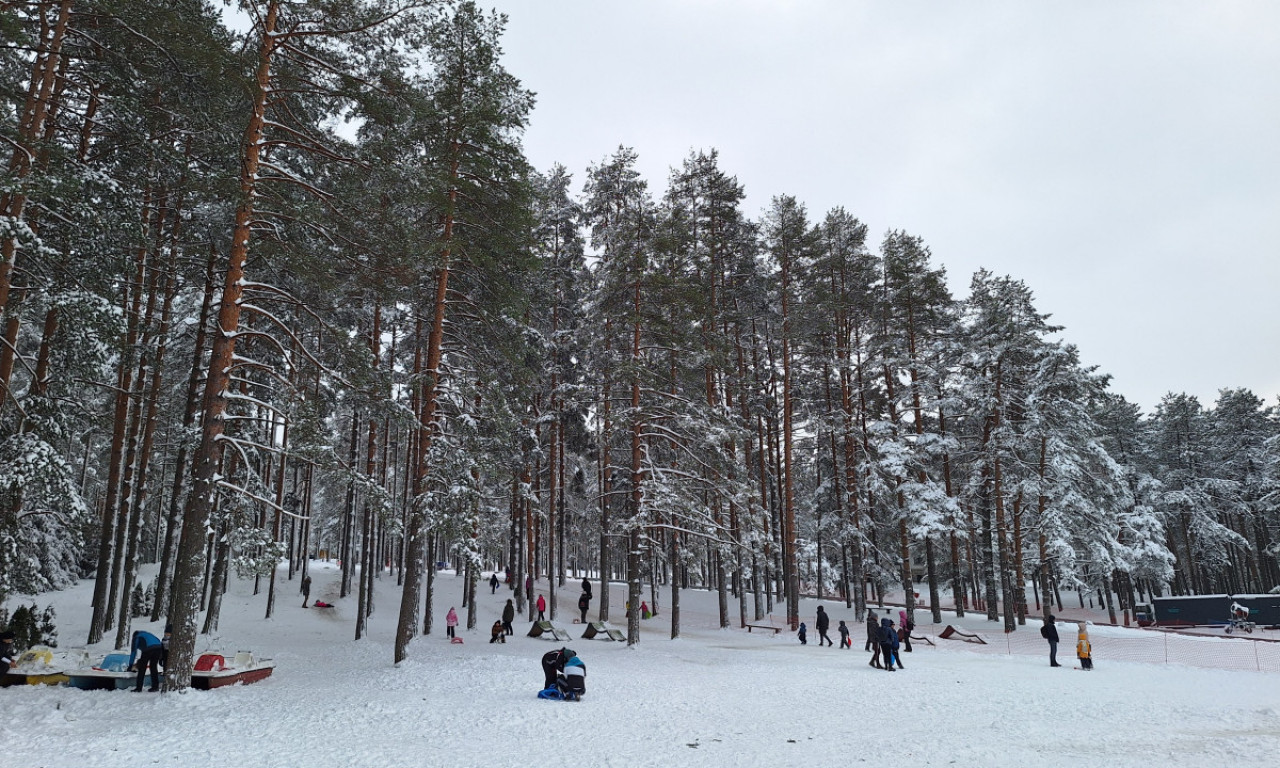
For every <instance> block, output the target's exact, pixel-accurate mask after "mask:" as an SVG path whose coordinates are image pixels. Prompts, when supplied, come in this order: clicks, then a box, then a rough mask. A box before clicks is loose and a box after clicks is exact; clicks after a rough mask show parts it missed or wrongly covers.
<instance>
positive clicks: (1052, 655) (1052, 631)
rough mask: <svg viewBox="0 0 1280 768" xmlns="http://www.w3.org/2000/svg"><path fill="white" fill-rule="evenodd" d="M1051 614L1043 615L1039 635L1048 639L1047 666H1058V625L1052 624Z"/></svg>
mask: <svg viewBox="0 0 1280 768" xmlns="http://www.w3.org/2000/svg"><path fill="white" fill-rule="evenodd" d="M1054 621H1055V619H1054V617H1053V614H1052V613H1051V614H1049V615H1048V616H1045V617H1044V626H1042V627H1040V636H1041V637H1043V638H1044V639H1045V640H1048V641H1049V666H1051V667H1060V666H1062V665H1061V664H1059V663H1058V627H1057V625H1055V624H1054Z"/></svg>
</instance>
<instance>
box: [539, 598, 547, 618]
mask: <svg viewBox="0 0 1280 768" xmlns="http://www.w3.org/2000/svg"><path fill="white" fill-rule="evenodd" d="M546 610H547V598H545V597H543V596H542V595H538V621H546V620H547V616H546Z"/></svg>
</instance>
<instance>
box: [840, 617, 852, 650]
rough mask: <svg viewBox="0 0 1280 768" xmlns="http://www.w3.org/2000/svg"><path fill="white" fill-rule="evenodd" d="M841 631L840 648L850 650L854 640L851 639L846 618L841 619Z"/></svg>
mask: <svg viewBox="0 0 1280 768" xmlns="http://www.w3.org/2000/svg"><path fill="white" fill-rule="evenodd" d="M837 630H838V631H839V632H840V650H842V651H844V650H848V649H850V648H852V647H853V642H852V641H850V640H849V628H848V627H846V626H845V625H844V619H841V620H840V626H839V627H838V628H837Z"/></svg>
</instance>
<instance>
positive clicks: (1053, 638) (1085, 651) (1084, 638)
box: [1040, 614, 1093, 670]
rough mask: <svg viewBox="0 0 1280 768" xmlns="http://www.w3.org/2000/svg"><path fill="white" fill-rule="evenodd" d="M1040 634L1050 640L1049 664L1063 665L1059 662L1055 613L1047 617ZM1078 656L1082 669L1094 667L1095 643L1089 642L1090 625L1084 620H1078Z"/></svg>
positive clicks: (1054, 665) (1052, 665)
mask: <svg viewBox="0 0 1280 768" xmlns="http://www.w3.org/2000/svg"><path fill="white" fill-rule="evenodd" d="M1040 636H1041V637H1043V638H1044V639H1045V640H1048V641H1049V666H1051V667H1060V666H1062V665H1061V664H1059V663H1058V642H1059V637H1058V625H1057V618H1056V617H1055V616H1054V615H1053V614H1049V615H1048V616H1046V617H1045V620H1044V626H1042V627H1040ZM1076 658H1077V659H1079V660H1080V668H1081V669H1084V670H1090V669H1093V643H1091V642H1089V625H1088V624H1086V623H1085V622H1083V621H1080V622H1076Z"/></svg>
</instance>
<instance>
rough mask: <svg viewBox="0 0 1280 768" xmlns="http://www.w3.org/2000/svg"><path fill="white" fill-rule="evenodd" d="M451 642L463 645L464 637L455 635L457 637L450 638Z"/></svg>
mask: <svg viewBox="0 0 1280 768" xmlns="http://www.w3.org/2000/svg"><path fill="white" fill-rule="evenodd" d="M449 642H450V643H456V644H458V645H462V638H460V637H455V638H453V639H452V640H450V641H449Z"/></svg>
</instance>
